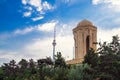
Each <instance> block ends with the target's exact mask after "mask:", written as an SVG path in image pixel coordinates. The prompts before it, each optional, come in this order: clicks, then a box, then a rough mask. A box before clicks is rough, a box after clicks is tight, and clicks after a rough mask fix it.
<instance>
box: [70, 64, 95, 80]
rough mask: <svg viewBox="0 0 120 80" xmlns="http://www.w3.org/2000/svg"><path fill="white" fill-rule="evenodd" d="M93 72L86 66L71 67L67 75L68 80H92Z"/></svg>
mask: <svg viewBox="0 0 120 80" xmlns="http://www.w3.org/2000/svg"><path fill="white" fill-rule="evenodd" d="M94 75H95V74H94V71H93V70H92V68H91V67H90V65H88V64H87V63H85V64H78V65H73V66H72V67H71V69H70V70H69V73H68V80H94Z"/></svg>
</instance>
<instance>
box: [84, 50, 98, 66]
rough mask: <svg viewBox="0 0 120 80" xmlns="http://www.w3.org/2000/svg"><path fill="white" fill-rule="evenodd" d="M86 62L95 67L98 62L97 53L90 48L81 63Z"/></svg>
mask: <svg viewBox="0 0 120 80" xmlns="http://www.w3.org/2000/svg"><path fill="white" fill-rule="evenodd" d="M84 63H87V64H89V65H90V66H91V67H95V66H96V65H97V63H98V54H97V53H95V51H94V50H93V49H92V48H91V49H90V50H89V51H88V53H87V54H86V55H85V57H84V61H83V64H84Z"/></svg>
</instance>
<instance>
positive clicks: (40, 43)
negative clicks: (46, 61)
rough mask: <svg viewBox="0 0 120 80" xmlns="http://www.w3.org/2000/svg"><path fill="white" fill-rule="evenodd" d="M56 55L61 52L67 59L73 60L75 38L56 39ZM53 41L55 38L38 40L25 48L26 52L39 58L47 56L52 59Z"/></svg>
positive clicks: (59, 37)
mask: <svg viewBox="0 0 120 80" xmlns="http://www.w3.org/2000/svg"><path fill="white" fill-rule="evenodd" d="M56 39H57V40H56V42H57V45H56V53H57V52H61V53H62V55H63V56H64V57H65V58H66V59H72V56H73V55H72V53H73V37H72V35H71V36H69V35H67V36H57V38H56ZM52 41H53V38H52V37H50V38H45V39H36V40H34V41H33V42H31V43H29V44H28V45H26V47H25V51H27V52H28V53H30V54H32V55H35V57H37V58H45V57H46V56H51V57H52V49H53V46H52Z"/></svg>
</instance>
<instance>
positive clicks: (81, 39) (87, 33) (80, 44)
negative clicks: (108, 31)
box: [67, 19, 97, 64]
mask: <svg viewBox="0 0 120 80" xmlns="http://www.w3.org/2000/svg"><path fill="white" fill-rule="evenodd" d="M73 34H74V41H75V42H74V43H75V59H74V60H70V61H67V63H68V64H76V63H80V62H82V61H83V60H84V56H85V55H86V53H87V51H88V50H89V49H90V48H93V49H94V50H96V42H97V28H96V27H95V26H94V25H93V24H92V22H90V21H88V20H86V19H85V20H82V21H81V22H80V23H79V24H78V25H77V27H76V28H74V29H73Z"/></svg>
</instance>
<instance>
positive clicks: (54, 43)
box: [52, 27, 56, 61]
mask: <svg viewBox="0 0 120 80" xmlns="http://www.w3.org/2000/svg"><path fill="white" fill-rule="evenodd" d="M52 45H53V61H54V60H55V46H56V27H54V39H53V43H52Z"/></svg>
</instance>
